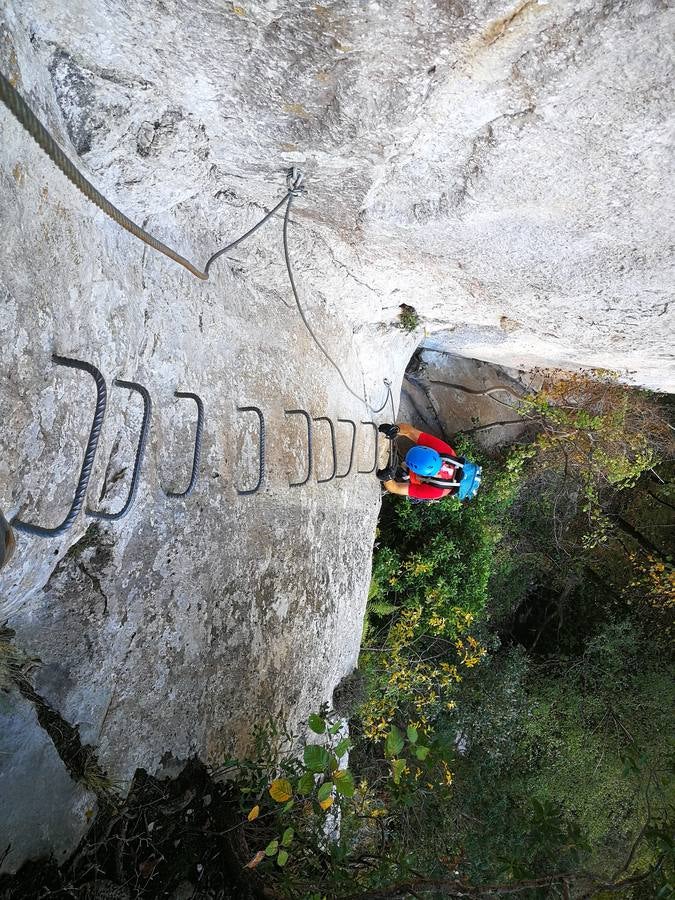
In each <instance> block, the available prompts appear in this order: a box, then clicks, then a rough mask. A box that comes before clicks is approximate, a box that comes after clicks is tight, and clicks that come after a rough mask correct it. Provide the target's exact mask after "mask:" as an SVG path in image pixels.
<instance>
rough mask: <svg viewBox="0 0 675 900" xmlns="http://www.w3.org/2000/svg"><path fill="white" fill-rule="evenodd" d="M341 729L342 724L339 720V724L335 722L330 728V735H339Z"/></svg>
mask: <svg viewBox="0 0 675 900" xmlns="http://www.w3.org/2000/svg"><path fill="white" fill-rule="evenodd" d="M341 728H342V722H341V721H340V720H339V719H338V721H337V722H334V723H333V724H332V725H331V726H330V728H329V729H328V734H337V733H338V731H339V730H340V729H341Z"/></svg>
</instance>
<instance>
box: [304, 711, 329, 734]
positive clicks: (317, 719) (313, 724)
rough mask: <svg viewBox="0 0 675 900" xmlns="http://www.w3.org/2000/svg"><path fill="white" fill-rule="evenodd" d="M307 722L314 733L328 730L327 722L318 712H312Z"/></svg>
mask: <svg viewBox="0 0 675 900" xmlns="http://www.w3.org/2000/svg"><path fill="white" fill-rule="evenodd" d="M307 724H308V725H309V727H310V728H311V729H312V731H313V732H314V734H323V733H324V731H325V730H326V723H325V722H324V720H323V719H322V718H321V716H317V714H316V713H312V715H311V716H310V717H309V719H307Z"/></svg>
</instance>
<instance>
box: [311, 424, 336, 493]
mask: <svg viewBox="0 0 675 900" xmlns="http://www.w3.org/2000/svg"><path fill="white" fill-rule="evenodd" d="M314 421H315V422H328V426H329V428H330V440H331V449H332V453H333V471H332V473H331V474H330V475H329V476H328V478H317V479H316V482H317V484H325V483H326V482H327V481H332V480H333V479H334V478H335V474H336V472H337V448H336V446H335V425H333V422H332V420H331V419H329V418H328V416H315V417H314Z"/></svg>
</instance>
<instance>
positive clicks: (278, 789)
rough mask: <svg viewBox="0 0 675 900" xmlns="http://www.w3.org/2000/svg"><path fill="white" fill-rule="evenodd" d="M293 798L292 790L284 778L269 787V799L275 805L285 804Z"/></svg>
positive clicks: (278, 779)
mask: <svg viewBox="0 0 675 900" xmlns="http://www.w3.org/2000/svg"><path fill="white" fill-rule="evenodd" d="M292 796H293V788H292V787H291V783H290V781H288V780H287V779H286V778H277V779H276V780H275V781H273V782H272V784H271V785H270V797H271V798H272V800H276V801H277V803H286V801H287V800H290V799H291V797H292Z"/></svg>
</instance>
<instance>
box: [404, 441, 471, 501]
mask: <svg viewBox="0 0 675 900" xmlns="http://www.w3.org/2000/svg"><path fill="white" fill-rule="evenodd" d="M441 459H442V460H443V462H444V463H447V464H448V465H451V466H454V468H455V478H457V477H458V476H459V479H458V480H457V481H448V479H447V478H436V477H426V478H421V477H420V478H419V480H420V481H421V482H422V483H423V484H431V485H433V486H434V487H439V488H443V490H447V489H448V488H457V492H456V493H455V494H453V497H457V499H458V500H473V498H474V497H475V496H476V494H477V493H478V488H479V487H480V480H481V474H482V471H483V468H482V466H479V465H478V464H477V463H475V462H472V461H471V460H470V459H466V458H465V457H463V456H449V455H447V454H444V453H441ZM457 470H459V471H457ZM418 477H419V476H418ZM417 502H422V503H425V502H426V503H429V502H433V501H428V500H427V501H425V500H422V501H417Z"/></svg>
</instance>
